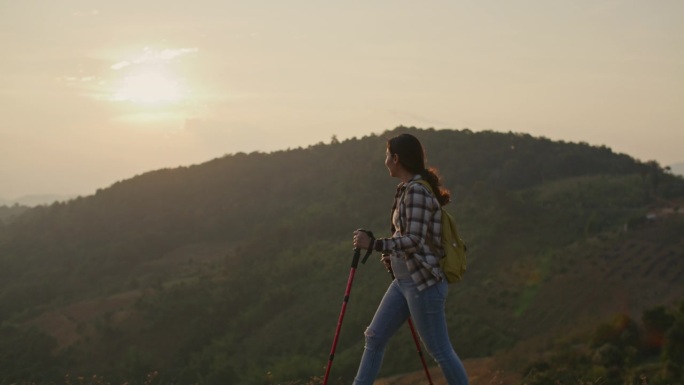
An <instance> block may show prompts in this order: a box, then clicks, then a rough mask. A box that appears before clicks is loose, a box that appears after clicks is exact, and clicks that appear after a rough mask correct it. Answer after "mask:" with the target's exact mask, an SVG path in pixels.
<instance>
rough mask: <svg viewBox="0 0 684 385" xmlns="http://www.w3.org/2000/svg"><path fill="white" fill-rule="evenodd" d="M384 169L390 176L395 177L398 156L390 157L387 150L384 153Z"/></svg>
mask: <svg viewBox="0 0 684 385" xmlns="http://www.w3.org/2000/svg"><path fill="white" fill-rule="evenodd" d="M385 167H387V170H389V174H390V176H394V177H396V176H397V167H399V156H398V155H392V154H391V153H390V150H389V148H388V149H387V150H386V151H385Z"/></svg>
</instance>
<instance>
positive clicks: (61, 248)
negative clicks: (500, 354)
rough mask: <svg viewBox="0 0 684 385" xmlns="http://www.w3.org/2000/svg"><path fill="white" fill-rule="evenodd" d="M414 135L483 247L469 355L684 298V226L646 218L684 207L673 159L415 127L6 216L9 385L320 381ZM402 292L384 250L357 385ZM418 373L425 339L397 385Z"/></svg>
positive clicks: (460, 316) (341, 364) (466, 342)
mask: <svg viewBox="0 0 684 385" xmlns="http://www.w3.org/2000/svg"><path fill="white" fill-rule="evenodd" d="M406 131H409V132H412V133H414V134H416V135H417V136H418V137H419V138H420V139H421V140H422V141H423V143H424V144H425V147H426V149H427V153H428V155H429V157H430V158H429V163H430V164H432V165H434V166H437V167H438V168H440V170H441V172H442V175H443V177H444V179H445V181H446V185H447V187H449V188H450V189H451V190H452V192H453V196H454V197H455V199H454V203H452V204H451V205H450V206H449V209H450V211H451V212H452V213H453V214H455V216H456V217H457V218H458V220H459V224H460V227H461V229H460V230H461V233H462V234H463V236H464V237H465V238H466V240H467V242H468V244H469V258H470V265H469V271H468V272H467V276H466V279H465V280H464V281H463V282H461V283H459V284H457V285H453V286H451V293H450V297H449V301H448V304H447V307H448V309H447V313H448V317H449V321H450V327H451V330H450V333H451V336H452V339H453V341H454V345H455V347H456V350H457V351H458V353H459V355H461V356H462V357H463V358H468V357H483V356H489V355H491V354H493V353H495V352H497V351H499V350H502V349H508V348H510V347H512V346H514V345H516V344H517V343H519V342H520V341H523V340H526V339H529V338H531V337H533V336H535V335H538V334H544V333H564V332H567V331H568V330H572V329H576V328H581V327H582V325H583V324H585V323H587V322H588V323H590V322H592V321H595V320H602V319H603V318H602V317H605V316H606V315H610V314H614V313H615V312H619V311H624V312H636V314H640V313H639V312H641V311H643V310H644V309H647V308H650V307H653V306H655V305H660V304H670V303H673V301H676V300H678V299H680V298H682V297H683V296H684V282H683V281H682V279H681V278H679V277H681V276H684V258H682V257H683V256H684V252H683V251H682V250H684V235H683V234H684V220H683V219H684V215H680V214H677V213H675V214H668V215H664V214H663V215H658V216H657V217H656V219H655V220H652V221H647V220H646V219H645V218H646V215H647V213H649V212H651V211H654V210H655V211H654V212H657V213H661V212H665V211H663V209H668V208H669V209H672V208H678V206H679V205H681V203H682V202H684V183H683V181H682V179H681V178H677V177H674V176H672V175H671V174H669V173H668V172H666V171H664V170H663V169H662V168H661V167H660V166H659V165H657V164H656V163H653V162H649V163H642V162H640V161H637V160H635V159H633V158H631V157H629V156H627V155H624V154H616V153H614V152H612V151H611V150H610V149H608V148H606V147H595V146H590V145H588V144H586V143H564V142H554V141H550V140H548V139H545V138H535V137H531V136H529V135H524V134H514V133H508V134H505V133H495V132H480V133H473V132H470V131H469V130H460V131H456V130H419V129H416V128H406V127H399V128H397V129H395V130H393V131H391V132H386V133H384V134H383V135H380V136H376V135H372V136H367V137H364V138H361V139H357V138H355V139H351V140H346V141H343V142H339V141H337V140H333V141H332V142H331V143H330V144H322V143H321V144H319V145H315V146H310V147H308V148H299V149H293V150H287V151H279V152H273V153H268V154H266V153H251V154H234V155H228V156H225V157H223V158H220V159H214V160H211V161H209V162H206V163H203V164H200V165H196V166H191V167H181V168H175V169H164V170H158V171H154V172H150V173H146V174H143V175H139V176H136V177H134V178H131V179H128V180H125V181H121V182H118V183H116V184H114V185H112V186H110V187H109V188H106V189H102V190H98V191H97V193H96V194H95V195H93V196H88V197H79V198H77V199H73V200H71V201H69V202H66V203H56V204H53V205H51V206H44V207H36V208H33V209H30V210H28V211H26V212H25V213H23V214H22V215H20V216H18V217H13V219H12V221H11V222H8V223H6V224H5V223H3V222H1V221H0V323H1V325H2V326H1V329H0V335H2V336H4V337H3V338H0V356H2V357H4V358H3V359H2V360H0V365H2V366H3V367H0V373H2V374H1V375H2V376H4V377H3V378H0V384H3V383H12V382H13V381H17V380H20V379H22V380H32V381H36V382H41V381H61V380H62V378H63V376H64V374H65V373H67V372H68V373H72V376H75V375H77V374H85V375H90V374H97V375H102V376H105V378H107V379H108V381H112V383H115V382H117V381H120V382H123V381H125V380H129V381H131V383H135V382H136V381H140V382H142V381H143V379H144V378H145V376H146V375H147V374H148V373H150V372H153V371H158V372H159V373H160V379H161V381H162V382H164V383H171V382H173V383H180V384H185V383H188V384H190V383H202V384H228V383H240V384H264V383H285V382H288V381H300V380H301V381H303V380H306V379H308V378H309V377H311V376H317V375H321V374H322V373H323V372H324V366H325V364H326V363H327V359H328V353H329V349H330V344H331V342H332V337H333V332H334V328H335V325H336V323H337V317H338V315H339V310H340V305H341V301H342V295H343V292H344V287H345V284H346V282H347V278H348V272H349V263H350V261H351V254H352V253H351V233H352V231H353V230H354V229H356V228H359V227H363V228H367V229H371V230H373V231H374V232H375V233H376V234H378V235H381V236H387V235H388V233H389V229H388V219H389V209H390V208H391V204H392V202H391V201H390V199H391V197H392V194H393V192H394V187H395V186H396V183H397V180H395V179H392V178H390V177H388V176H387V171H386V170H385V168H384V166H383V159H384V151H385V142H386V139H387V138H388V137H390V136H393V135H396V134H398V133H399V132H406ZM668 213H669V211H668ZM388 281H389V277H388V276H387V274H386V273H385V272H384V270H383V268H382V266H381V264H380V263H378V262H377V256H375V255H374V256H373V257H371V260H370V261H369V263H367V264H366V265H363V266H361V267H360V268H359V270H358V271H357V275H356V279H355V281H354V289H353V292H352V296H351V300H350V303H349V306H348V309H347V315H346V317H345V322H344V326H343V329H342V336H341V339H340V343H339V345H338V350H337V355H336V358H335V365H334V367H333V376H335V378H336V379H337V378H340V379H341V381H342V382H344V383H347V382H349V381H350V380H351V378H352V377H353V375H354V372H355V370H356V365H357V364H358V360H359V358H360V354H361V351H362V349H363V336H362V333H363V330H364V329H365V326H366V324H367V323H368V322H369V321H370V318H371V317H372V314H373V311H374V310H375V307H376V305H377V303H378V301H379V299H380V298H381V296H382V294H383V292H384V289H385V287H386V286H387V284H388ZM5 358H6V359H5ZM419 365H420V363H419V362H418V360H417V359H416V357H415V351H414V348H413V347H412V341H411V339H410V335H409V334H408V331H406V333H405V335H399V336H397V338H396V339H395V340H394V341H393V342H392V344H391V346H390V352H389V353H388V354H387V357H386V361H385V365H384V368H383V373H382V374H383V375H392V374H396V373H402V372H406V371H410V370H413V368H419Z"/></svg>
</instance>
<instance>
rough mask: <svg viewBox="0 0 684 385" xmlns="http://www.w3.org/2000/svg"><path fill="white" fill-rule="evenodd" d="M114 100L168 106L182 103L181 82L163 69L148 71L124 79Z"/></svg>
mask: <svg viewBox="0 0 684 385" xmlns="http://www.w3.org/2000/svg"><path fill="white" fill-rule="evenodd" d="M113 99H114V100H116V101H129V102H132V103H137V104H168V103H173V102H178V101H181V100H182V99H183V92H182V89H181V86H180V84H179V82H178V81H177V80H175V79H174V78H173V77H172V76H171V75H170V74H169V73H167V72H165V71H163V70H161V69H157V70H146V71H143V72H138V73H134V74H130V75H128V76H126V77H124V78H123V80H122V82H121V85H120V87H119V88H118V90H117V91H116V93H115V94H114V97H113Z"/></svg>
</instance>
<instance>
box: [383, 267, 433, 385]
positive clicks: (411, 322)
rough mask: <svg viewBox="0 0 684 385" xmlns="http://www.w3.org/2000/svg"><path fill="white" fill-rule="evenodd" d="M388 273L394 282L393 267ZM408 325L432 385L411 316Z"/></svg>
mask: <svg viewBox="0 0 684 385" xmlns="http://www.w3.org/2000/svg"><path fill="white" fill-rule="evenodd" d="M387 272H388V273H389V274H390V276H391V277H392V280H393V281H394V272H393V271H392V267H389V268H388V269H387ZM408 325H409V328H410V329H411V335H412V336H413V342H415V343H416V350H417V351H418V356H419V357H420V362H422V363H423V369H424V370H425V375H426V376H427V379H428V383H429V384H430V385H432V377H431V376H430V371H429V370H428V367H427V363H425V357H424V356H423V349H421V348H420V341H419V340H418V334H417V333H416V328H415V327H414V326H413V321H412V320H411V316H410V315H409V317H408Z"/></svg>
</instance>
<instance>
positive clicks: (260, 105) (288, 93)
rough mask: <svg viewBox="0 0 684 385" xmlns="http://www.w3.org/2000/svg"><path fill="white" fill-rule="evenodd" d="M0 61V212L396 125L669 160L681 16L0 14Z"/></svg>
mask: <svg viewBox="0 0 684 385" xmlns="http://www.w3.org/2000/svg"><path fill="white" fill-rule="evenodd" d="M0 47H2V51H3V52H2V60H0V197H4V198H9V199H12V198H16V197H19V196H22V195H25V194H39V193H56V194H81V195H88V194H91V193H93V192H94V191H95V190H96V189H97V188H102V187H107V186H109V185H111V184H112V183H114V182H116V181H117V180H122V179H126V178H130V177H132V176H134V175H136V174H140V173H142V172H145V171H149V170H153V169H158V168H163V167H176V166H178V165H189V164H194V163H200V162H204V161H207V160H210V159H212V158H215V157H218V156H221V155H224V154H227V153H235V152H238V151H244V152H251V151H254V150H261V151H271V150H276V149H287V148H295V147H299V146H303V147H306V146H308V145H309V144H313V143H317V142H320V141H324V142H329V141H330V138H331V137H332V136H333V135H337V137H338V138H339V139H346V138H349V137H353V136H356V137H361V136H364V135H368V134H370V133H380V132H382V131H384V130H386V129H391V128H394V127H395V126H397V125H402V124H403V125H415V126H418V127H434V128H458V129H460V128H466V127H467V128H470V129H472V130H475V131H479V130H487V129H491V130H496V131H516V132H527V133H530V134H532V135H541V136H546V137H548V138H551V139H563V140H568V141H586V142H588V143H590V144H597V145H600V144H605V145H607V146H609V147H611V148H613V149H614V150H615V151H618V152H625V153H628V154H630V155H633V156H635V157H637V158H639V159H642V160H648V159H655V160H657V161H659V162H660V163H661V164H663V165H669V164H672V163H676V162H682V161H684V150H682V149H683V148H684V1H682V0H671V1H667V0H662V1H661V0H652V1H647V0H638V1H601V0H566V1H560V0H534V1H532V0H530V1H523V0H521V1H514V0H484V1H474V0H473V1H436V0H422V1H415V0H414V1H381V0H377V1H373V0H366V1H354V0H346V1H301V0H288V1H282V0H278V1H275V0H273V1H265V0H249V1H247V0H232V1H227V0H216V1H212V0H195V1H177V0H163V1H141V0H136V1H128V0H117V1H111V0H109V1H103V0H87V1H86V0H81V1H75V0H60V1H34V0H21V1H20V0H0ZM378 153H379V155H378V167H382V156H383V150H382V149H378Z"/></svg>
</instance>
